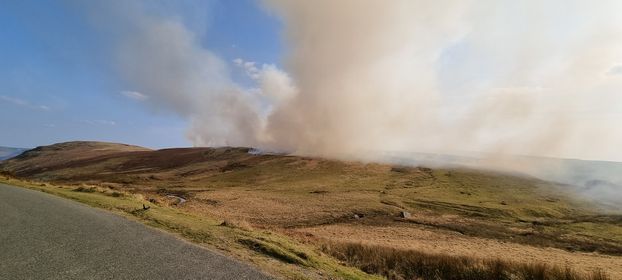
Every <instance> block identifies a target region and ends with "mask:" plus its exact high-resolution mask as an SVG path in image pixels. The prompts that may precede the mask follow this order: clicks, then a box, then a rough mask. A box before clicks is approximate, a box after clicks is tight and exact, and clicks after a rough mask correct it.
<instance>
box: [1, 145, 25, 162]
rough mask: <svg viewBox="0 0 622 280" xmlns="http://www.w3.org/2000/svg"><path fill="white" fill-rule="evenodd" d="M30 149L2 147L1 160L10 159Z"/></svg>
mask: <svg viewBox="0 0 622 280" xmlns="http://www.w3.org/2000/svg"><path fill="white" fill-rule="evenodd" d="M26 150H28V149H24V148H11V147H0V160H5V159H10V158H12V157H15V156H18V155H19V154H21V153H23V152H24V151H26Z"/></svg>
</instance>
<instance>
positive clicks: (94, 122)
mask: <svg viewBox="0 0 622 280" xmlns="http://www.w3.org/2000/svg"><path fill="white" fill-rule="evenodd" d="M81 122H82V123H85V124H90V125H106V126H113V125H117V122H115V121H110V120H83V121H81Z"/></svg>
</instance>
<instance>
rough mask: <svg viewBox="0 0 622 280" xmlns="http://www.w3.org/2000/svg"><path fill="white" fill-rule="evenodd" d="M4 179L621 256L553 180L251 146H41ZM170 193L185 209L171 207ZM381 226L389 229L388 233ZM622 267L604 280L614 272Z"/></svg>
mask: <svg viewBox="0 0 622 280" xmlns="http://www.w3.org/2000/svg"><path fill="white" fill-rule="evenodd" d="M0 172H5V173H6V174H7V175H14V176H16V177H19V178H27V179H31V180H36V181H38V182H41V183H44V182H56V183H58V184H63V185H72V186H73V188H74V189H75V188H79V187H81V186H82V187H83V188H85V189H90V188H92V187H95V188H96V189H97V191H98V192H102V193H105V194H106V195H108V196H110V197H111V198H112V197H114V196H116V195H117V194H115V192H117V193H123V194H126V195H127V196H130V195H131V196H136V197H139V196H142V197H143V200H144V201H146V202H152V203H154V204H158V205H161V206H167V207H169V206H170V207H172V208H174V209H180V210H184V211H188V212H190V213H193V214H196V215H198V216H201V217H210V218H212V219H214V220H220V221H222V220H226V221H227V223H225V225H227V226H228V227H231V228H240V229H248V230H252V229H258V230H267V231H272V232H289V233H296V232H298V233H300V232H302V233H303V234H304V233H305V232H306V233H309V232H311V233H312V234H315V233H322V232H323V233H325V234H323V235H322V234H320V235H322V236H321V237H322V238H324V239H330V240H338V239H340V238H341V237H342V236H346V237H347V238H350V239H351V240H366V241H369V242H370V243H374V244H382V245H384V244H396V243H400V244H404V246H405V247H410V249H413V247H415V249H416V247H417V246H423V247H425V246H434V248H446V249H447V248H449V249H451V248H452V244H454V243H452V242H453V240H452V239H447V240H442V242H443V243H442V244H438V242H436V241H435V242H436V243H425V242H427V241H421V240H413V239H412V238H411V237H409V236H403V234H401V233H402V232H410V231H409V230H411V229H425V230H426V231H427V233H428V234H429V235H431V236H433V237H436V239H439V238H438V237H442V236H445V235H443V234H442V233H444V232H451V233H453V234H455V236H460V240H463V239H464V240H463V241H464V242H473V241H476V240H477V241H478V242H479V241H480V240H484V239H486V240H494V241H495V242H499V243H508V244H514V245H517V246H515V247H513V248H514V249H515V251H514V252H512V254H508V255H509V256H510V257H508V258H507V259H505V260H506V261H512V260H513V259H520V258H522V257H524V256H525V254H523V253H521V252H519V251H521V250H522V251H525V252H530V254H531V253H532V251H531V250H530V249H527V248H532V247H531V246H525V244H527V245H532V246H537V247H538V248H537V249H542V250H546V252H547V254H548V255H547V257H539V258H535V259H533V261H547V262H549V260H548V259H547V258H548V256H562V255H563V257H564V258H565V259H563V260H561V261H560V258H557V257H556V258H554V259H555V260H556V261H557V264H559V263H560V262H561V263H563V262H564V261H566V260H569V261H570V262H572V265H573V267H579V266H581V265H582V264H581V261H583V260H590V261H589V263H590V266H585V265H584V266H582V267H580V268H581V269H582V270H585V268H587V269H588V270H589V269H591V268H592V265H591V263H594V262H596V261H599V260H601V259H603V258H611V260H615V261H614V262H613V263H616V264H617V263H619V262H620V261H621V260H622V258H619V257H614V256H613V255H616V254H618V255H619V254H622V220H620V219H616V218H615V216H614V215H604V216H602V215H600V214H599V213H597V212H596V211H594V210H593V209H594V208H593V207H592V205H591V204H589V203H586V202H585V201H582V200H581V199H577V198H574V197H572V196H570V195H569V194H568V193H566V192H564V191H563V190H561V191H560V189H559V188H558V187H559V186H558V185H556V184H553V183H549V182H543V181H540V180H536V179H533V178H527V177H521V176H511V175H508V174H498V173H490V172H483V171H475V170H463V169H452V170H444V169H429V168H416V167H403V166H391V165H384V164H366V163H359V162H343V161H336V160H327V159H319V158H308V157H297V156H286V155H254V154H249V153H248V149H247V148H229V147H224V148H187V149H166V150H158V151H151V150H147V149H141V148H137V147H128V146H124V145H117V144H109V143H104V144H101V145H100V144H97V143H92V142H78V143H65V144H59V145H54V146H50V147H44V148H41V149H38V150H37V151H35V152H33V153H30V154H27V155H26V156H24V157H20V158H16V159H13V160H9V161H7V162H3V163H2V164H0ZM75 193H80V194H81V192H75ZM168 195H175V196H180V197H183V198H184V199H187V200H188V201H187V202H186V203H183V204H181V205H179V204H178V203H177V199H173V198H170V197H168ZM400 211H408V212H410V213H413V217H412V219H408V220H407V219H399V218H398V217H397V216H398V213H400ZM240 221H242V222H240ZM335 227H343V228H352V227H356V229H357V231H356V232H351V231H350V232H349V234H347V235H344V234H343V233H344V232H345V231H343V230H341V229H338V230H334V231H331V230H333V229H335ZM223 228H226V227H223ZM386 229H389V230H393V232H392V233H391V234H385V231H386ZM358 232H364V233H369V234H368V235H366V236H360V235H359V234H358ZM357 238H358V239H357ZM341 241H343V240H341ZM247 243H248V242H247ZM517 243H518V244H517ZM437 244H438V246H437ZM487 244H488V243H487ZM244 245H245V246H246V245H248V244H244ZM518 245H520V246H518ZM252 247H253V248H255V247H256V246H254V245H253V246H252ZM259 247H261V246H259ZM259 247H257V248H259ZM547 247H554V248H556V249H551V248H547ZM499 248H501V247H499ZM503 248H506V247H503ZM463 249H465V250H474V249H473V248H471V247H468V246H465V247H464V248H463ZM424 251H425V250H424ZM572 251H580V252H583V253H586V252H587V253H590V254H575V253H571V252H572ZM426 252H427V251H426ZM498 252H499V251H497V253H498ZM604 254H609V255H604ZM586 255H593V257H592V258H590V257H586ZM568 256H570V257H568ZM576 256H580V257H576ZM566 257H567V258H566ZM577 263H579V264H578V265H577ZM609 267H612V266H609ZM620 270H622V269H615V268H612V269H609V270H608V271H607V272H610V271H611V272H612V275H622V272H621V271H620ZM613 273H616V274H613ZM617 273H619V274H617Z"/></svg>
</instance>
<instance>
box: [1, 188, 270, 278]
mask: <svg viewBox="0 0 622 280" xmlns="http://www.w3.org/2000/svg"><path fill="white" fill-rule="evenodd" d="M0 279H270V277H268V276H266V275H264V274H262V273H261V272H258V271H257V270H255V269H253V268H252V267H250V266H248V265H246V264H243V263H240V262H238V261H235V260H233V259H231V258H228V257H225V256H223V255H220V254H218V253H215V252H212V251H209V250H206V249H204V248H200V247H198V246H195V245H193V244H190V243H188V242H185V241H183V240H180V239H178V238H176V237H174V236H173V235H170V234H167V233H165V232H162V231H159V230H156V229H152V228H149V227H147V226H145V225H142V224H140V223H137V222H134V221H130V220H127V219H125V218H123V217H120V216H117V215H115V214H112V213H108V212H106V211H103V210H99V209H95V208H91V207H88V206H85V205H82V204H80V203H77V202H74V201H71V200H67V199H63V198H59V197H55V196H52V195H49V194H46V193H42V192H38V191H33V190H28V189H24V188H19V187H12V186H7V185H2V184H0Z"/></svg>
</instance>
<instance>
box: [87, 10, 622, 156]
mask: <svg viewBox="0 0 622 280" xmlns="http://www.w3.org/2000/svg"><path fill="white" fill-rule="evenodd" d="M110 3H112V4H110ZM127 3H128V2H114V1H106V2H99V6H103V7H108V10H109V12H108V17H104V18H103V19H101V22H102V23H100V24H101V25H106V24H108V23H109V22H108V20H109V19H110V18H113V17H117V18H121V19H115V20H120V21H121V22H122V29H123V31H122V32H117V33H118V36H117V38H116V39H117V44H115V46H114V49H115V61H116V62H117V63H116V67H117V69H119V73H120V74H121V76H122V77H123V79H124V81H125V82H126V83H127V85H128V88H127V89H125V90H126V92H135V93H138V94H140V96H141V98H140V101H141V102H145V103H148V104H150V105H151V107H152V108H155V109H156V110H169V111H173V112H175V113H177V114H179V115H180V116H182V117H184V118H186V119H188V121H189V122H190V128H189V131H188V138H189V139H190V140H191V141H192V142H193V143H194V144H195V145H199V146H203V145H243V146H255V147H260V148H264V149H274V150H281V151H290V152H297V153H304V154H313V155H323V156H332V157H339V156H346V155H348V156H357V155H358V156H360V155H362V154H365V155H366V156H368V155H370V154H371V155H373V154H374V153H378V154H380V153H381V152H384V151H406V152H411V151H417V152H438V153H456V152H464V151H476V152H485V153H488V154H494V155H497V154H523V155H537V156H557V157H577V158H592V159H610V160H622V149H618V148H617V145H619V144H620V143H622V128H621V127H622V126H620V125H619V122H620V120H621V119H622V118H621V117H622V93H621V92H620V90H621V89H622V75H621V74H620V73H621V72H622V71H620V70H619V69H621V67H622V66H621V65H622V17H620V16H618V11H621V10H622V2H620V1H608V0H605V1H599V2H598V3H594V2H589V1H561V0H553V1H545V2H543V1H519V2H517V1H510V0H502V1H492V0H490V1H468V0H467V1H464V0H455V1H454V0H447V1H435V2H433V3H432V2H430V1H423V0H392V1H384V0H365V1H359V0H340V1H325V0H318V1H286V0H266V1H264V2H262V3H263V5H264V6H265V7H266V10H267V11H269V12H271V13H274V14H275V15H276V16H278V17H279V18H280V19H281V20H282V21H283V26H284V30H283V36H284V37H285V39H286V42H287V43H286V50H287V51H286V57H285V61H286V64H285V66H284V69H278V68H277V67H276V66H274V65H271V64H265V65H259V64H257V63H254V62H252V61H245V60H242V59H236V60H235V61H225V60H223V59H222V58H220V57H219V56H218V55H217V54H215V53H214V52H212V51H210V50H208V49H206V48H205V47H204V46H203V45H202V44H201V43H200V40H198V36H199V35H198V34H196V33H195V32H193V31H191V29H190V28H188V26H187V24H186V23H185V22H184V21H183V19H180V17H179V16H171V15H167V14H166V13H153V12H150V10H149V9H146V8H145V6H144V5H142V6H141V5H140V4H136V3H138V2H129V3H130V4H127ZM110 6H114V8H110ZM120 6H123V7H120ZM102 10H106V9H102V7H98V8H97V11H96V12H93V14H101V13H103V12H102ZM207 40H209V38H207ZM249 59H251V60H252V58H249ZM235 68H240V69H241V71H245V72H246V73H247V74H248V76H249V77H250V78H251V80H252V81H255V83H256V85H255V86H253V87H251V88H248V87H243V86H240V85H238V84H236V82H235V81H233V79H232V78H231V74H230V72H231V71H233V70H232V69H235ZM126 95H127V94H126ZM132 96H138V95H137V94H134V95H132Z"/></svg>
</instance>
